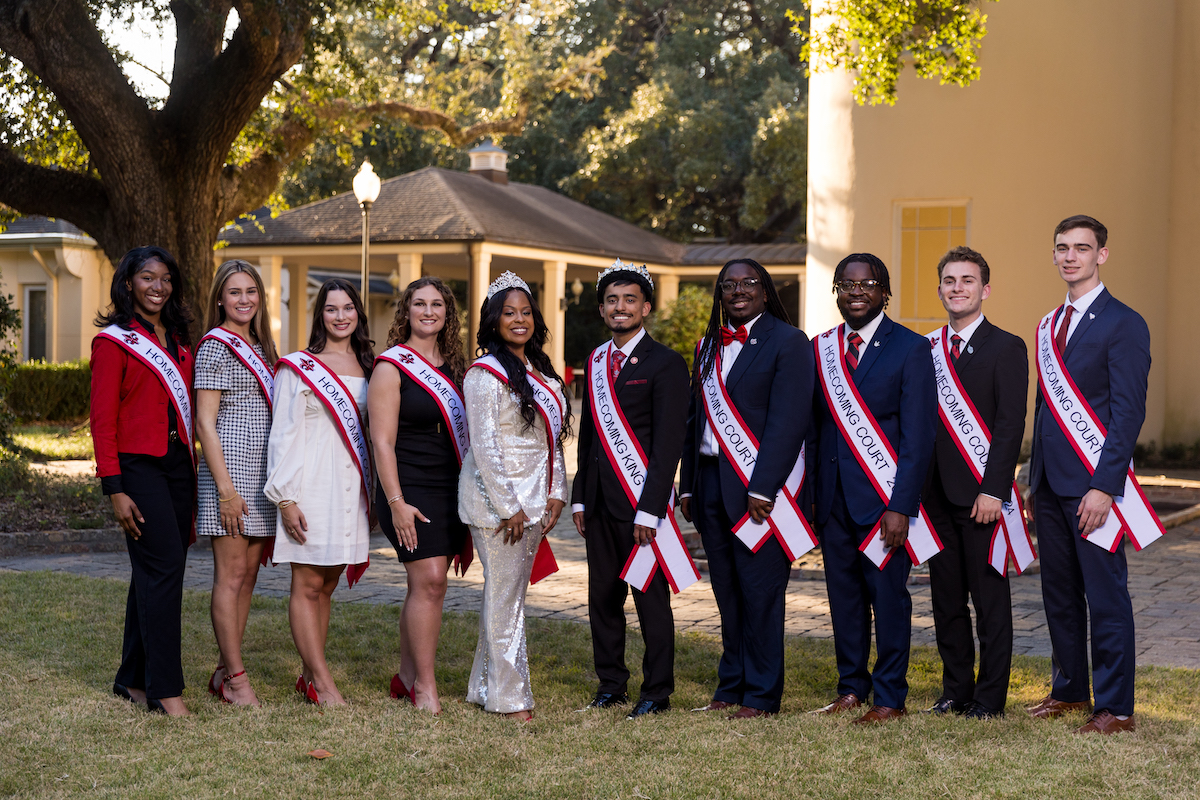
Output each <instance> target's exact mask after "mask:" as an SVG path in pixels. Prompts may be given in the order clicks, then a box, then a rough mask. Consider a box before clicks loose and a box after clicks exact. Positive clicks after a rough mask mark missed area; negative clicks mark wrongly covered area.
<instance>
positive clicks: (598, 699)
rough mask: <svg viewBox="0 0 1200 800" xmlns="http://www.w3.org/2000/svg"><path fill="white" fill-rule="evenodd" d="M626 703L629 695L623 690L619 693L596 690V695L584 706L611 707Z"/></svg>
mask: <svg viewBox="0 0 1200 800" xmlns="http://www.w3.org/2000/svg"><path fill="white" fill-rule="evenodd" d="M628 704H629V695H628V694H626V693H625V692H621V693H620V694H617V693H616V692H596V696H595V697H594V698H592V702H590V703H588V704H587V706H586V708H612V707H614V706H623V705H628Z"/></svg>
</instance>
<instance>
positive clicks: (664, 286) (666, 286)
mask: <svg viewBox="0 0 1200 800" xmlns="http://www.w3.org/2000/svg"><path fill="white" fill-rule="evenodd" d="M652 277H653V278H654V310H655V311H661V310H662V309H664V308H666V307H667V306H669V305H671V303H674V302H675V300H676V299H678V298H679V276H678V275H673V274H671V273H669V272H660V273H658V274H657V275H653V276H652Z"/></svg>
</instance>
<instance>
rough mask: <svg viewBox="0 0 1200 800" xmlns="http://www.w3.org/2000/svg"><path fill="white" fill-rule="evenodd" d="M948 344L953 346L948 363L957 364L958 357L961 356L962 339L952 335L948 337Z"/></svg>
mask: <svg viewBox="0 0 1200 800" xmlns="http://www.w3.org/2000/svg"><path fill="white" fill-rule="evenodd" d="M950 344H951V345H953V346H952V347H951V348H950V363H952V364H957V363H958V357H959V356H960V355H961V354H962V350H961V348H962V337H961V336H959V335H958V334H957V333H956V334H954V335H953V336H951V337H950Z"/></svg>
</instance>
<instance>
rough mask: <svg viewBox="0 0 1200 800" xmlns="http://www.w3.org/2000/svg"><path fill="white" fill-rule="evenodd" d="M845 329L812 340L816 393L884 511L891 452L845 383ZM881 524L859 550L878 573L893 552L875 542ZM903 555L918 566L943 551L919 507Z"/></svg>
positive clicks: (892, 473) (892, 479)
mask: <svg viewBox="0 0 1200 800" xmlns="http://www.w3.org/2000/svg"><path fill="white" fill-rule="evenodd" d="M845 329H846V325H845V323H842V324H841V325H838V326H837V327H836V328H833V329H832V330H828V331H825V333H822V334H821V335H820V336H818V337H817V338H816V339H814V340H813V347H814V349H815V350H816V351H817V367H818V372H819V373H820V378H821V389H822V390H823V391H824V392H825V400H826V402H827V403H828V404H829V410H830V412H831V413H832V415H833V419H834V421H836V422H837V426H838V430H839V431H841V434H842V438H844V439H845V440H846V443H847V444H848V445H850V450H851V451H853V453H854V457H855V458H856V459H858V463H859V465H860V466H861V467H862V469H863V472H865V473H866V475H867V477H868V478H869V479H870V481H871V485H872V486H874V487H875V491H876V492H878V493H879V497H880V499H882V500H883V503H884V505H885V506H886V505H887V504H888V503H889V502H891V499H892V489H893V487H895V485H896V462H897V458H896V451H895V449H894V448H893V447H892V443H891V442H889V441H888V440H887V437H886V436H884V435H883V432H882V431H881V430H879V423H878V422H876V421H875V417H874V415H873V414H871V410H870V409H869V408H867V404H866V403H864V402H863V399H862V397H860V396H859V394H858V388H857V387H856V386H855V385H854V381H853V380H851V379H850V378H849V377H848V373H847V370H846V358H845V355H844V354H843V353H842V341H843V337H844V335H845ZM835 333H836V334H837V335H836V336H834V334H835ZM882 524H883V519H882V517H881V518H880V521H879V522H877V523H875V527H874V528H872V529H871V532H870V533H869V534H867V538H866V539H864V540H863V543H862V544H861V545H859V547H858V549H859V550H860V551H861V552H862V553H863V554H864V555H866V556H867V558H869V559H871V561H873V562H875V564H876V565H877V566H878V567H879V568H880V569H883V568H884V567H885V566H887V562H888V561H889V560H890V559H891V557H892V554H893V553H894V552H895V548H889V547H887V546H886V545H885V544H884V543H883V541H882V540H881V539H880V537H879V528H880V526H881V525H882ZM904 549H905V550H907V551H908V557H909V558H910V559H912V562H913V563H914V564H923V563H924V562H925V561H927V560H928V559H930V558H931V557H933V556H935V555H937V554H938V553H940V552H941V550H942V542H941V540H940V539H938V536H937V532H936V531H935V530H934V529H933V524H932V523H930V521H929V517H928V516H927V515H926V514H925V507H924V506H919V507H918V508H917V516H915V517H909V518H908V538H907V539H905V541H904Z"/></svg>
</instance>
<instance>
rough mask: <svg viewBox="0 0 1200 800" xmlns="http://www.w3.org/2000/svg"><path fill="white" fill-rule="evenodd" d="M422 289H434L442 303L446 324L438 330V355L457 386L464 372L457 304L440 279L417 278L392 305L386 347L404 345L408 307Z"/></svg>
mask: <svg viewBox="0 0 1200 800" xmlns="http://www.w3.org/2000/svg"><path fill="white" fill-rule="evenodd" d="M426 286H432V287H433V288H435V289H437V290H438V292H439V293H440V294H441V295H442V302H443V303H445V304H446V324H445V325H443V326H442V329H441V331H439V332H438V337H437V343H438V352H440V353H441V354H442V358H444V359H445V360H446V363H447V364H448V365H449V366H450V374H451V375H453V376H454V382H455V383H457V384H460V385H461V384H462V379H463V373H465V372H466V371H467V357H466V355H465V354H464V353H463V345H462V325H461V324H459V321H458V304H457V303H455V302H454V292H452V291H450V287H449V286H447V285H446V284H444V283H442V279H441V278H435V277H432V276H429V277H425V278H417V279H416V280H415V281H413V282H412V283H410V284H409V285H408V288H406V289H405V290H404V294H403V295H401V296H400V302H398V303H396V316H395V318H394V319H393V320H392V327H391V330H389V331H388V335H387V346H388V347H393V346H395V345H398V344H400V343H402V342H407V341H408V339H409V337H411V336H412V322H411V321H410V320H409V318H408V307H409V306H410V305H412V297H413V295H414V294H416V293H417V290H418V289H424V288H425V287H426Z"/></svg>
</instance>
